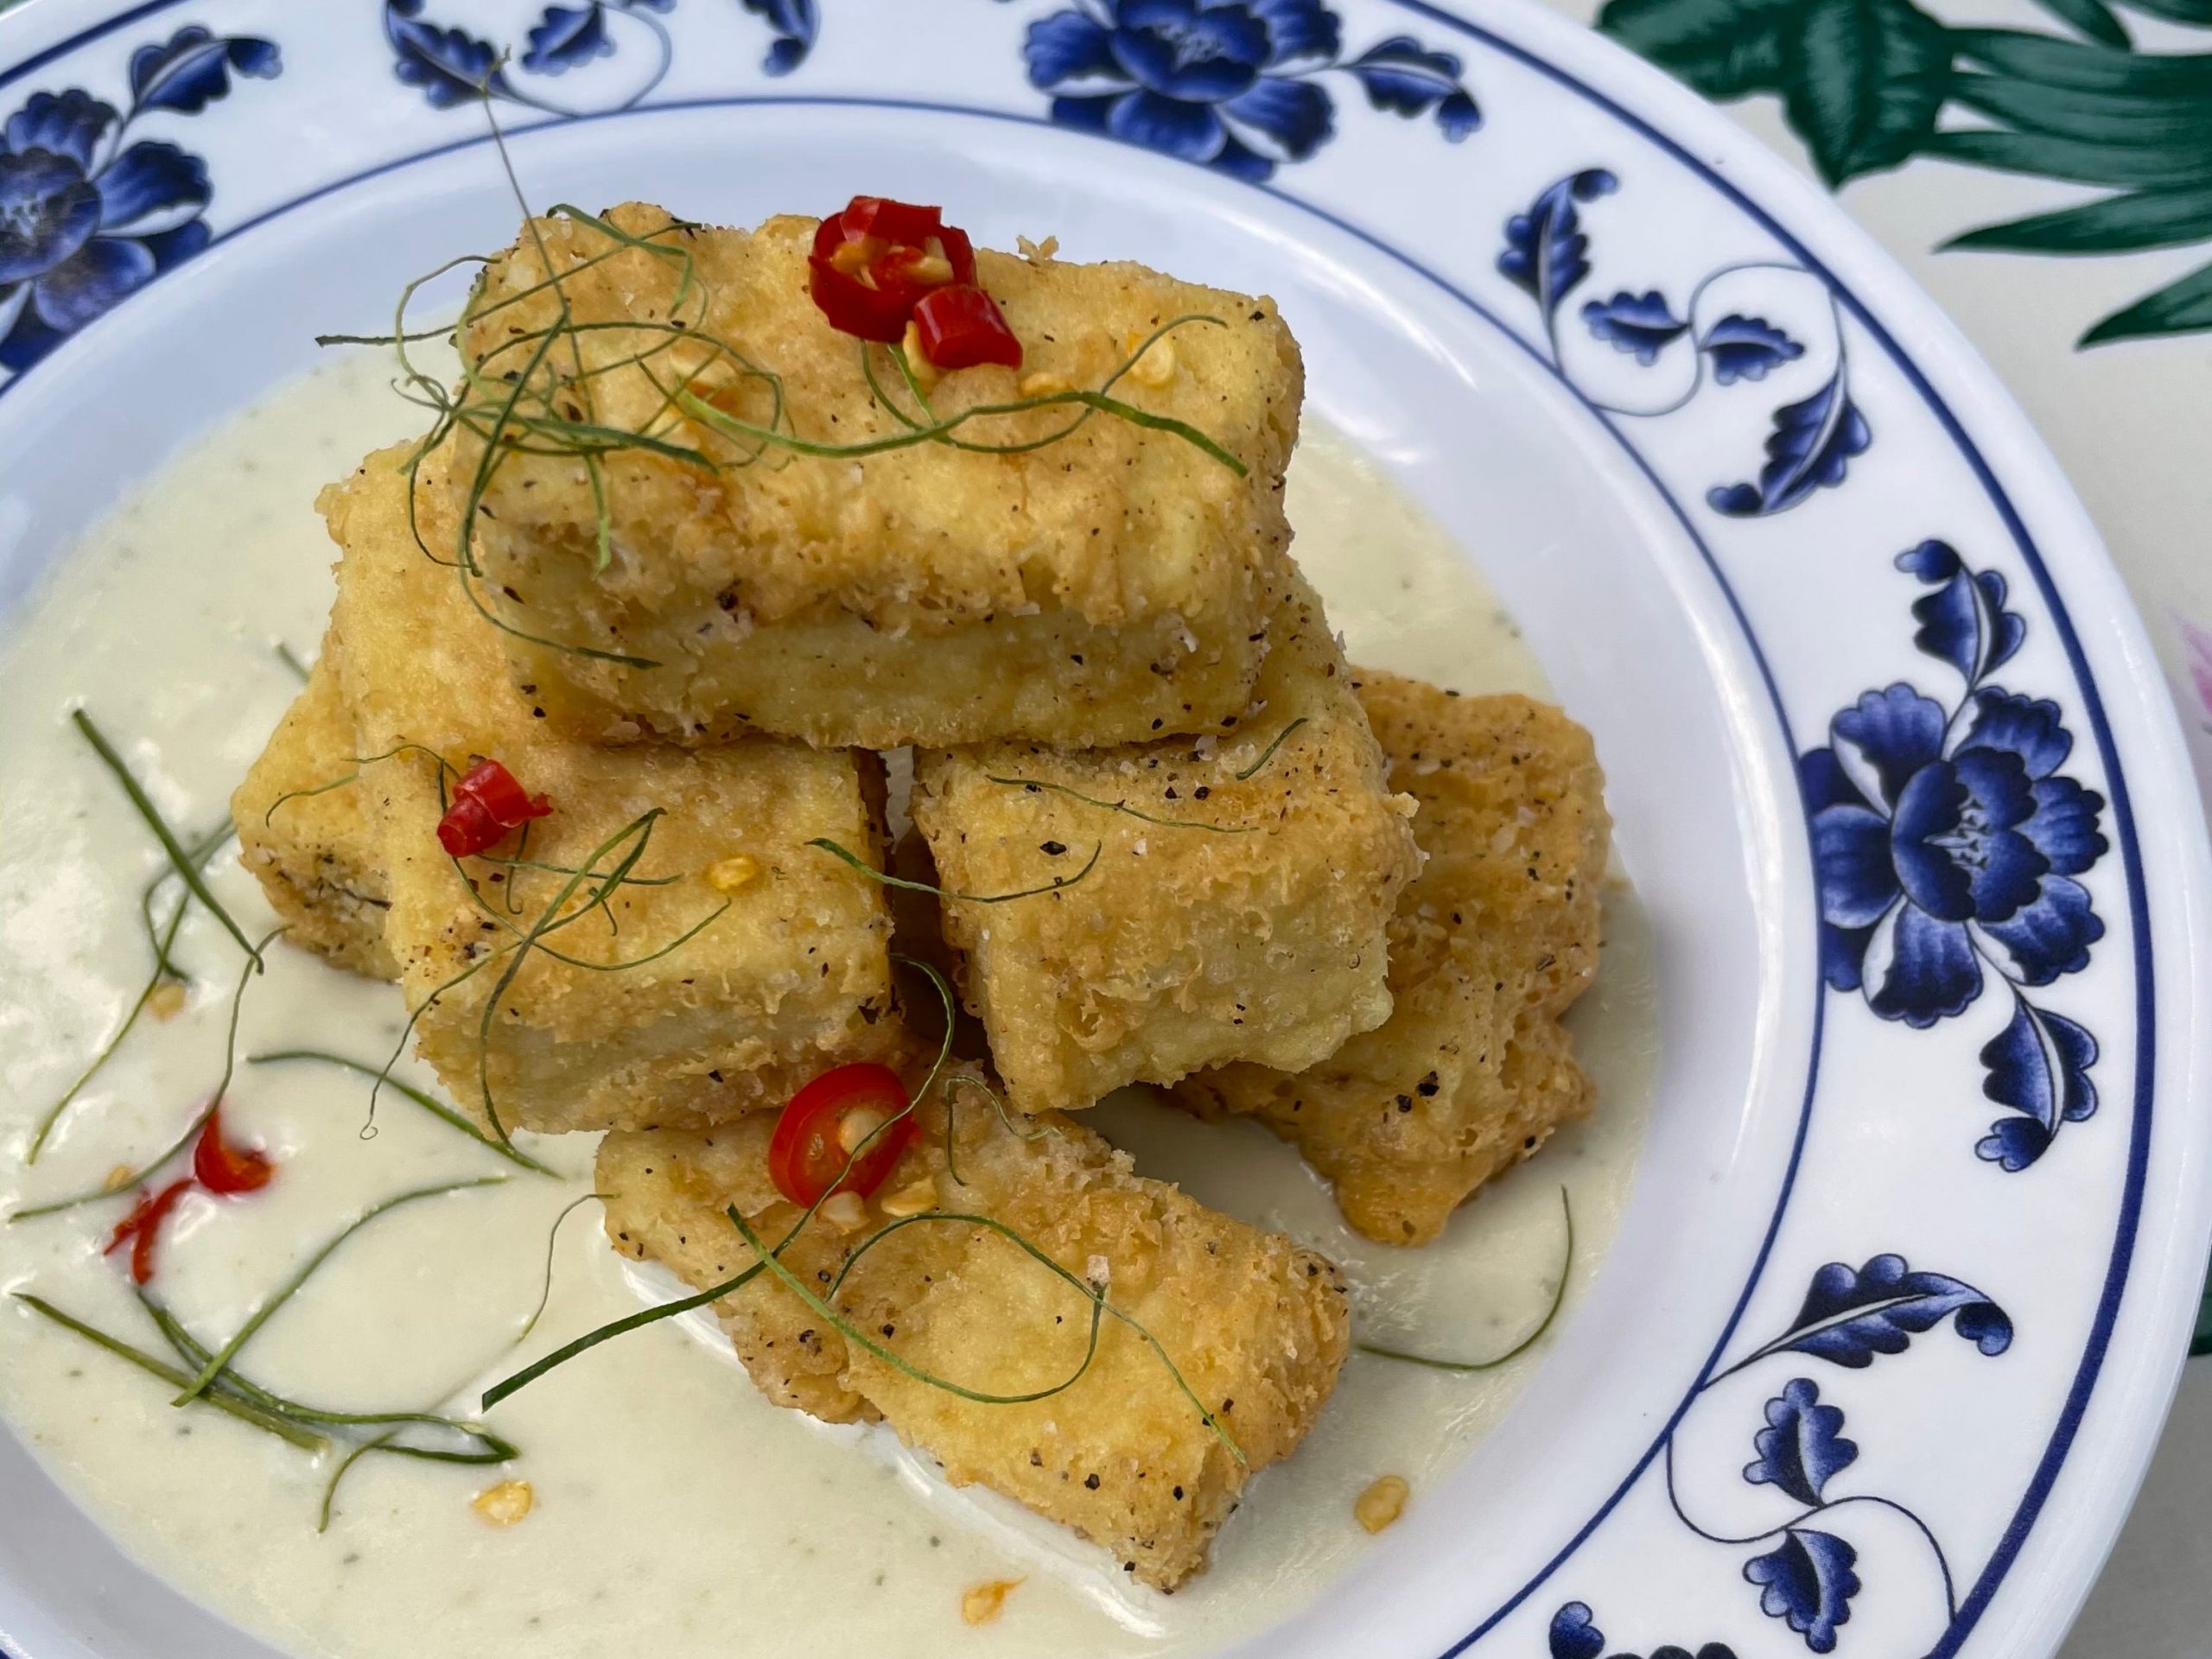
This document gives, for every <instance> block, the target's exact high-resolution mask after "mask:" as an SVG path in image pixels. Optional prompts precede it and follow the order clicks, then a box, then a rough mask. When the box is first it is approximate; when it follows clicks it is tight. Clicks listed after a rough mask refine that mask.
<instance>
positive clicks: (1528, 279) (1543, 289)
mask: <svg viewBox="0 0 2212 1659" xmlns="http://www.w3.org/2000/svg"><path fill="white" fill-rule="evenodd" d="M1619 186H1620V181H1619V180H1618V179H1617V178H1615V177H1614V176H1613V175H1611V173H1608V172H1606V171H1605V169H1604V168H1594V167H1593V168H1586V169H1585V170H1583V171H1582V172H1580V173H1576V174H1573V175H1569V176H1568V177H1567V178H1564V179H1561V180H1560V181H1558V182H1557V183H1555V184H1553V185H1550V186H1548V187H1547V188H1546V189H1545V190H1544V192H1543V194H1541V195H1540V196H1538V197H1537V198H1536V199H1535V201H1533V202H1531V203H1530V204H1529V211H1528V212H1527V213H1516V214H1515V215H1514V216H1513V217H1512V218H1511V219H1508V220H1506V222H1505V251H1504V252H1503V253H1501V254H1499V255H1498V256H1497V269H1498V270H1499V272H1500V274H1501V275H1503V277H1505V279H1506V281H1508V282H1510V283H1512V284H1513V285H1514V286H1515V287H1516V288H1517V289H1521V290H1522V292H1523V293H1525V294H1527V295H1528V296H1529V297H1530V298H1531V299H1533V300H1535V302H1536V303H1537V304H1538V305H1539V306H1541V307H1542V308H1543V312H1544V316H1545V319H1546V321H1549V320H1550V317H1551V315H1552V313H1554V311H1556V310H1558V309H1559V306H1560V301H1562V300H1564V299H1565V298H1566V297H1567V295H1568V294H1569V293H1571V292H1572V291H1573V288H1574V285H1575V284H1576V283H1580V281H1581V280H1582V279H1583V278H1584V277H1587V276H1588V275H1589V274H1590V264H1589V261H1588V260H1587V259H1586V257H1584V256H1585V255H1586V253H1587V252H1588V251H1589V248H1590V238H1588V237H1586V236H1585V235H1584V234H1583V233H1582V222H1581V215H1580V213H1578V212H1577V211H1576V209H1575V203H1577V202H1590V201H1595V200H1598V198H1599V197H1600V196H1605V195H1610V194H1612V192H1613V191H1614V190H1616V189H1618V188H1619Z"/></svg>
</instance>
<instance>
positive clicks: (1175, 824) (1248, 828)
mask: <svg viewBox="0 0 2212 1659" xmlns="http://www.w3.org/2000/svg"><path fill="white" fill-rule="evenodd" d="M986 778H987V781H988V782H990V783H994V784H1004V785H1007V786H1008V787H1010V788H1014V789H1026V790H1028V791H1030V792H1031V793H1033V794H1034V793H1035V792H1036V791H1039V790H1050V791H1052V793H1053V794H1055V795H1065V796H1066V797H1068V798H1070V799H1071V800H1077V801H1081V802H1082V803H1083V804H1084V805H1085V806H1096V807H1100V808H1103V810H1106V811H1109V812H1119V813H1122V814H1123V815H1124V816H1125V817H1132V818H1137V819H1140V820H1141V821H1142V822H1144V823H1156V824H1158V825H1159V826H1160V828H1161V829H1204V830H1205V831H1206V832H1207V833H1208V834H1209V835H1216V836H1249V835H1250V834H1252V833H1253V832H1254V831H1255V829H1258V828H1259V826H1258V825H1257V824H1250V823H1247V824H1227V823H1206V822H1205V820H1203V819H1200V818H1160V817H1154V816H1153V815H1152V814H1151V813H1149V812H1140V811H1139V810H1137V809H1136V808H1135V807H1134V806H1131V805H1130V804H1128V802H1126V801H1102V800H1100V799H1099V798H1097V797H1096V795H1086V794H1084V792H1083V791H1081V790H1077V789H1070V788H1069V787H1068V786H1067V785H1065V784H1048V783H1046V782H1045V781H1044V780H1043V779H1039V778H990V777H988V774H986Z"/></svg>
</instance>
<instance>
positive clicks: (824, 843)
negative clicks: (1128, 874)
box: [806, 836, 1106, 905]
mask: <svg viewBox="0 0 2212 1659" xmlns="http://www.w3.org/2000/svg"><path fill="white" fill-rule="evenodd" d="M806 844H807V845H808V846H810V847H819V848H820V849H822V850H823V852H825V853H829V854H833V855H836V857H838V858H841V859H842V860H843V861H845V862H846V863H848V864H849V865H851V866H852V867H853V868H855V869H856V870H858V871H859V872H860V873H861V874H862V875H864V876H866V877H868V880H871V881H874V882H877V883H879V884H880V885H881V886H883V887H904V888H905V889H906V891H907V892H909V893H935V894H936V895H937V896H938V898H940V899H956V900H957V901H958V902H960V903H961V904H963V905H1005V904H1011V903H1013V902H1014V900H1015V899H1034V898H1036V897H1037V896H1038V895H1039V893H1058V891H1059V890H1060V889H1061V888H1062V887H1073V886H1074V885H1075V884H1076V883H1077V882H1078V881H1080V880H1083V878H1084V876H1086V875H1089V874H1090V871H1091V867H1092V866H1093V865H1095V864H1096V863H1097V862H1098V855H1099V854H1101V853H1103V852H1104V851H1105V850H1106V843H1105V842H1103V841H1102V842H1099V843H1098V844H1097V845H1096V846H1095V847H1093V848H1092V849H1090V860H1089V861H1088V862H1086V863H1085V864H1084V867H1083V868H1081V869H1079V870H1077V872H1076V873H1075V874H1073V875H1056V876H1054V877H1053V878H1052V881H1051V883H1050V885H1048V886H1046V887H1024V888H1023V889H1022V890H1021V891H1020V893H953V892H950V891H949V890H947V889H946V888H944V887H933V886H931V884H930V883H929V882H927V881H909V880H906V877H904V876H903V875H889V874H885V873H884V872H883V871H881V870H879V869H877V868H875V866H874V865H873V864H871V863H869V862H868V861H867V860H866V859H864V858H862V857H861V855H859V854H857V853H855V852H851V851H849V850H848V849H845V848H842V847H840V846H839V845H838V844H837V843H836V842H834V841H831V840H829V838H828V837H827V836H816V837H815V838H814V839H813V840H812V841H810V842H807V843H806Z"/></svg>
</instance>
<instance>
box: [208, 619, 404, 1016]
mask: <svg viewBox="0 0 2212 1659" xmlns="http://www.w3.org/2000/svg"><path fill="white" fill-rule="evenodd" d="M336 652H337V644H336V641H335V640H334V639H328V638H326V639H324V641H323V646H322V655H321V657H320V658H317V659H316V661H315V667H314V669H313V670H312V671H310V672H309V673H308V683H307V686H306V688H305V689H304V690H302V691H301V693H300V695H299V696H297V697H296V698H294V699H293V700H292V706H291V707H290V708H289V709H286V710H285V711H284V717H283V720H281V721H278V722H277V729H276V731H275V732H274V733H272V734H270V739H269V747H267V748H265V749H264V750H263V751H262V752H261V758H260V759H259V760H256V761H255V762H254V763H253V765H252V766H251V768H249V769H248V771H247V772H246V775H245V782H244V783H242V784H240V785H238V789H237V791H236V792H235V793H233V794H232V797H231V818H232V822H233V823H236V824H237V825H238V862H240V863H241V864H243V865H245V868H247V869H248V870H250V871H251V872H252V873H253V876H254V879H255V880H257V881H259V882H260V883H261V891H262V892H263V893H264V894H266V895H267V896H268V899H269V902H270V906H272V907H273V908H274V909H275V910H276V912H277V915H278V916H279V917H281V918H283V923H284V929H285V931H284V937H285V938H287V939H289V940H290V941H291V942H292V943H293V944H299V945H304V946H306V947H307V948H308V950H314V951H317V952H319V953H321V955H323V956H326V957H329V958H330V960H331V961H332V962H334V963H336V964H337V965H338V966H339V967H340V968H350V969H353V971H354V972H355V973H357V974H365V975H366V976H368V977H369V978H371V979H397V978H398V977H399V964H398V963H396V962H394V961H393V960H392V958H391V952H390V951H388V950H385V946H384V918H385V912H386V911H388V910H389V909H391V893H390V889H389V887H388V886H387V884H386V882H385V879H384V864H383V860H382V858H381V855H379V854H378V850H377V844H376V836H375V834H374V832H373V830H372V829H371V827H370V824H369V820H368V817H367V815H366V814H365V813H364V812H363V811H362V810H361V798H360V795H359V791H356V790H354V789H353V788H351V787H345V788H339V789H330V790H323V791H321V793H319V794H312V795H310V794H302V793H299V792H297V791H308V790H316V789H319V788H320V787H321V785H324V784H327V783H329V782H330V781H332V780H333V779H337V778H342V777H344V776H345V775H346V773H347V772H352V771H353V759H352V757H353V713H352V711H351V710H349V709H347V708H346V695H345V692H344V690H342V689H341V688H340V684H339V677H338V663H337V658H336ZM285 796H290V797H291V798H290V799H289V800H286V799H283V797H285Z"/></svg>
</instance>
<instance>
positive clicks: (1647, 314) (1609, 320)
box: [1582, 288, 1689, 368]
mask: <svg viewBox="0 0 2212 1659" xmlns="http://www.w3.org/2000/svg"><path fill="white" fill-rule="evenodd" d="M1582 321H1584V322H1586V323H1587V324H1588V325H1589V327H1590V332H1591V333H1592V334H1595V335H1596V336H1597V337H1598V338H1599V340H1605V341H1608V342H1610V343H1611V346H1612V348H1613V349H1614V350H1615V351H1617V352H1630V353H1634V354H1635V356H1636V360H1637V362H1639V363H1641V364H1643V365H1644V366H1645V367H1646V368H1649V367H1650V366H1651V365H1652V364H1654V363H1656V362H1657V361H1658V360H1659V353H1661V352H1662V351H1664V350H1665V349H1666V348H1667V347H1668V346H1671V345H1673V344H1674V343H1675V340H1679V339H1681V337H1682V335H1683V334H1687V333H1688V331H1689V324H1688V323H1687V322H1685V321H1682V320H1681V318H1680V317H1677V316H1676V315H1675V313H1674V310H1673V308H1671V307H1670V306H1669V305H1668V303H1667V298H1666V296H1664V295H1663V294H1662V293H1660V292H1659V290H1658V289H1656V288H1655V289H1651V290H1649V292H1647V293H1643V294H1630V293H1629V292H1628V291H1627V290H1626V289H1623V290H1622V291H1621V292H1620V293H1618V294H1616V295H1614V296H1613V297H1612V298H1611V299H1610V300H1592V301H1590V302H1588V303H1586V305H1584V306H1583V308H1582Z"/></svg>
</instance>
